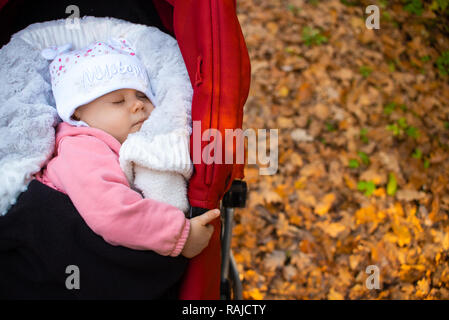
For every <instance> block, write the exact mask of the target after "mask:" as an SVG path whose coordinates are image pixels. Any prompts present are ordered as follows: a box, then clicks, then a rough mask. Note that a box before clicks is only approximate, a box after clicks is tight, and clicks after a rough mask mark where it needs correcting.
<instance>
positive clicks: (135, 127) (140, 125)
mask: <svg viewBox="0 0 449 320" xmlns="http://www.w3.org/2000/svg"><path fill="white" fill-rule="evenodd" d="M142 124H143V122H142V123H138V124H135V125H133V126H132V127H131V129H130V130H129V133H134V132H137V131H139V130H140V128H142Z"/></svg>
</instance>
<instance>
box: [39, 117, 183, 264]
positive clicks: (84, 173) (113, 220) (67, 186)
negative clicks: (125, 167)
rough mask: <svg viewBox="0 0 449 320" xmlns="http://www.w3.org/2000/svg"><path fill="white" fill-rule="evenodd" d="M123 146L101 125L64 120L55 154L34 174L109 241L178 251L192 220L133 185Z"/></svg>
mask: <svg viewBox="0 0 449 320" xmlns="http://www.w3.org/2000/svg"><path fill="white" fill-rule="evenodd" d="M120 147H121V144H120V142H118V141H117V140H116V139H115V138H114V137H113V136H111V135H110V134H108V133H106V132H104V131H102V130H100V129H96V128H90V127H75V126H72V125H70V124H68V123H66V122H61V123H60V124H59V125H58V127H57V128H56V147H55V153H54V157H53V158H52V159H51V160H50V161H49V162H48V163H47V165H46V166H45V167H44V168H43V169H42V170H41V171H40V172H39V173H37V174H36V175H35V178H36V179H37V180H39V181H40V182H42V183H44V184H46V185H47V186H49V187H52V188H54V189H56V190H58V191H60V192H63V193H65V194H67V195H68V196H69V197H70V199H71V200H72V202H73V204H74V206H75V207H76V209H77V210H78V212H79V213H80V215H81V216H82V217H83V219H84V220H85V221H86V223H87V225H88V226H89V227H90V228H91V229H92V230H93V231H94V232H95V233H96V234H98V235H100V236H102V237H103V238H104V240H105V241H107V242H108V243H110V244H113V245H122V246H125V247H128V248H132V249H139V250H153V251H155V252H157V253H159V254H161V255H164V256H166V255H170V256H177V255H179V254H180V253H181V251H182V249H183V248H184V244H185V242H186V240H187V237H188V235H189V231H190V222H189V220H188V219H186V218H185V216H184V213H183V212H182V211H181V210H179V209H177V208H175V207H173V206H171V205H168V204H165V203H162V202H158V201H155V200H152V199H145V198H143V197H142V195H141V194H140V193H138V192H136V191H134V190H133V189H131V188H130V185H129V183H128V180H127V179H126V176H125V174H124V172H123V171H122V169H121V168H120V164H119V160H118V158H119V150H120Z"/></svg>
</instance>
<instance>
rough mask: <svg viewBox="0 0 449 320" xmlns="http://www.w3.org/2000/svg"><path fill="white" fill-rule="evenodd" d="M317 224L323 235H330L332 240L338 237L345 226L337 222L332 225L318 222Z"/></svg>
mask: <svg viewBox="0 0 449 320" xmlns="http://www.w3.org/2000/svg"><path fill="white" fill-rule="evenodd" d="M317 224H318V227H320V228H321V229H322V230H323V231H324V232H325V233H327V234H328V235H330V236H331V237H332V238H336V237H338V235H339V234H340V233H342V232H343V231H344V230H345V229H346V226H345V225H343V224H341V223H338V222H333V223H327V222H318V223H317Z"/></svg>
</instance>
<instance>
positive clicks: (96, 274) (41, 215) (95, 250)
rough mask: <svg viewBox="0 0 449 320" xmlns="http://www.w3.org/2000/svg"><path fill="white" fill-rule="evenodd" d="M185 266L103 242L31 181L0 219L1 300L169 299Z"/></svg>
mask: <svg viewBox="0 0 449 320" xmlns="http://www.w3.org/2000/svg"><path fill="white" fill-rule="evenodd" d="M86 192H89V190H86ZM187 262H188V260H187V259H186V258H184V257H182V256H179V257H176V258H173V257H164V256H161V255H158V254H156V253H155V252H152V251H138V250H131V249H128V248H124V247H120V246H112V245H110V244H108V243H106V242H105V241H104V240H103V238H101V237H100V236H98V235H96V234H95V233H93V231H92V230H91V229H90V228H89V227H88V226H87V225H86V223H85V222H84V220H83V219H82V218H81V216H80V215H79V213H78V211H77V210H76V208H75V207H74V206H73V204H72V202H71V201H70V198H69V197H68V196H67V195H65V194H63V193H61V192H58V191H56V190H54V189H52V188H50V187H48V186H46V185H44V184H42V183H40V182H39V181H37V180H33V181H31V182H30V184H29V186H28V190H27V191H25V192H23V193H22V194H21V195H20V196H19V198H18V200H17V203H16V204H15V205H14V206H13V207H12V208H11V209H10V210H9V211H8V213H7V214H6V215H5V216H0V299H176V298H177V295H178V287H179V284H180V281H181V278H182V275H183V273H184V271H185V268H186V266H187ZM78 276H79V277H78ZM78 280H79V281H78ZM78 284H79V289H77V285H78ZM70 288H71V289H70Z"/></svg>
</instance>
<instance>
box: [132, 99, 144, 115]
mask: <svg viewBox="0 0 449 320" xmlns="http://www.w3.org/2000/svg"><path fill="white" fill-rule="evenodd" d="M142 109H145V104H144V103H143V102H142V101H140V100H138V99H136V101H135V102H134V104H133V112H136V111H139V110H142Z"/></svg>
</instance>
